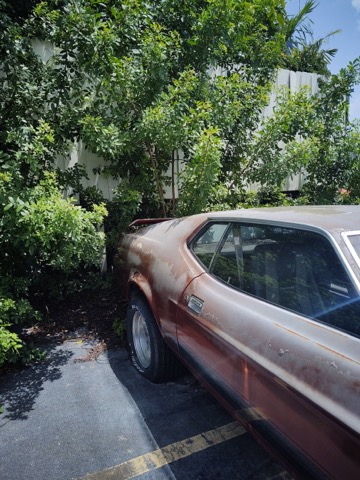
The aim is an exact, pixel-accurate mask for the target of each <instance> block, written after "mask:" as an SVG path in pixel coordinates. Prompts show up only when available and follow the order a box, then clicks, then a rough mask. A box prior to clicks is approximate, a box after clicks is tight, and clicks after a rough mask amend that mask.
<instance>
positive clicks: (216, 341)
mask: <svg viewBox="0 0 360 480" xmlns="http://www.w3.org/2000/svg"><path fill="white" fill-rule="evenodd" d="M133 229H134V231H133V232H130V233H128V234H125V235H124V236H123V238H122V240H121V242H120V244H119V249H118V254H117V268H118V271H119V275H120V277H121V279H122V282H123V284H125V285H127V292H128V296H129V309H128V313H127V334H128V342H129V346H130V351H131V358H132V361H133V364H134V366H135V368H136V369H137V370H138V371H139V372H140V373H141V374H142V375H143V376H144V377H146V378H148V379H149V380H150V381H152V382H160V381H163V380H166V379H168V378H169V377H171V376H172V375H175V374H176V372H177V370H178V367H179V360H180V361H181V362H182V363H183V364H185V365H186V366H187V367H188V368H189V369H190V370H191V372H192V373H193V374H194V375H195V376H196V377H197V378H198V380H199V381H200V382H201V383H202V384H203V385H205V386H206V387H207V388H208V389H209V390H210V391H211V393H212V394H213V395H214V396H215V397H216V398H217V399H218V400H219V401H220V402H221V403H222V404H223V405H224V406H225V407H226V408H227V409H228V410H229V411H230V412H231V413H232V414H233V415H234V416H235V418H237V419H238V420H239V421H240V422H242V423H243V424H244V425H245V426H246V427H247V428H248V429H249V431H251V432H252V433H253V434H254V435H255V436H256V437H257V438H258V440H260V441H261V442H262V443H263V444H265V445H266V446H267V447H269V448H271V449H272V450H273V451H275V452H276V454H277V455H278V458H279V457H280V459H281V460H282V461H283V462H285V464H286V466H287V467H288V468H289V469H290V470H291V471H292V473H294V475H295V476H298V477H301V478H305V479H311V478H317V479H320V478H322V479H341V480H343V479H346V480H351V479H354V480H355V479H359V478H360V302H359V300H360V297H359V295H360V206H321V207H315V206H312V207H281V208H262V209H250V210H237V211H227V212H215V213H206V214H200V215H195V216H191V217H185V218H180V219H170V220H167V221H160V220H155V219H149V220H138V221H135V222H134V224H133Z"/></svg>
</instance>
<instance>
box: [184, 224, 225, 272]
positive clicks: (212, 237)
mask: <svg viewBox="0 0 360 480" xmlns="http://www.w3.org/2000/svg"><path fill="white" fill-rule="evenodd" d="M227 227H228V223H213V224H210V225H208V226H207V227H206V229H205V231H204V232H202V233H201V234H200V236H199V237H198V238H197V239H196V240H195V242H194V243H193V244H192V251H193V253H194V254H195V255H196V256H197V258H198V259H199V260H200V261H201V263H202V264H203V265H205V267H207V268H209V267H210V264H211V260H212V258H213V256H214V253H215V251H216V249H217V247H218V245H219V243H220V241H221V239H222V237H223V235H224V233H225V230H226V228H227Z"/></svg>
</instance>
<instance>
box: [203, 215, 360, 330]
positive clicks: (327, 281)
mask: <svg viewBox="0 0 360 480" xmlns="http://www.w3.org/2000/svg"><path fill="white" fill-rule="evenodd" d="M211 273H212V274H213V275H215V276H216V277H217V278H219V279H221V280H223V281H224V282H226V283H228V284H229V285H231V286H233V287H236V288H238V289H240V290H242V291H245V292H247V293H249V294H251V295H254V296H256V297H258V298H261V299H263V300H266V301H268V302H271V303H274V304H276V305H279V306H281V307H284V308H287V309H289V310H293V311H295V312H298V313H300V314H303V315H306V316H308V317H311V318H314V319H318V320H320V321H322V322H325V323H328V324H331V325H333V326H335V327H338V328H341V329H343V330H346V331H348V332H350V333H354V334H357V335H359V334H360V304H359V297H358V296H357V294H356V292H355V290H354V287H353V285H352V282H351V280H350V279H349V277H348V275H347V273H346V271H345V269H344V266H343V265H342V263H341V261H340V259H339V257H338V255H337V253H336V251H335V249H334V247H333V246H332V245H331V243H330V242H329V241H328V240H327V239H326V238H325V237H323V236H322V235H320V234H318V233H314V232H310V231H301V230H298V229H291V228H283V227H276V226H268V225H264V226H258V225H256V226H253V225H243V224H242V225H240V224H234V225H232V226H231V228H230V229H229V230H228V232H227V234H226V238H224V239H223V241H222V244H221V245H220V248H219V250H218V252H217V254H216V256H215V258H214V260H213V263H212V266H211Z"/></svg>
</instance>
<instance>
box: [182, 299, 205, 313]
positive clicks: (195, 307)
mask: <svg viewBox="0 0 360 480" xmlns="http://www.w3.org/2000/svg"><path fill="white" fill-rule="evenodd" d="M186 297H187V298H186ZM186 297H185V298H186V300H188V299H189V297H188V296H186ZM187 305H188V307H189V308H190V310H192V311H193V312H195V313H196V315H199V314H200V313H201V310H202V307H203V305H204V300H201V298H198V297H195V295H191V297H190V299H189V300H188V304H187Z"/></svg>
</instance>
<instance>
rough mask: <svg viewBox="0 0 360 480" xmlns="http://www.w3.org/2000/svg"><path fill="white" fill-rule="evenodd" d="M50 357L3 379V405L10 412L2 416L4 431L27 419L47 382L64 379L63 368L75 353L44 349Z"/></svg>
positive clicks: (0, 402) (0, 385)
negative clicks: (11, 425)
mask: <svg viewBox="0 0 360 480" xmlns="http://www.w3.org/2000/svg"><path fill="white" fill-rule="evenodd" d="M44 350H45V352H46V354H47V358H46V359H45V360H42V361H39V362H38V363H36V364H34V365H32V366H31V367H29V368H27V369H25V370H22V371H20V372H18V373H15V374H14V373H12V374H5V375H1V376H0V405H5V406H6V410H5V413H4V414H3V415H1V416H0V428H1V427H2V426H4V425H5V423H7V422H8V421H10V420H26V419H27V418H28V414H29V412H31V410H32V409H33V408H34V404H35V401H36V398H37V397H38V395H39V394H40V392H41V391H42V390H43V384H44V383H45V382H47V381H51V382H53V381H55V380H58V379H59V378H60V377H61V375H62V374H61V369H60V367H61V366H63V365H65V364H66V363H67V362H68V360H69V358H70V357H72V355H73V353H72V352H69V351H68V350H62V349H58V348H57V349H55V346H53V345H50V346H46V347H45V348H44Z"/></svg>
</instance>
